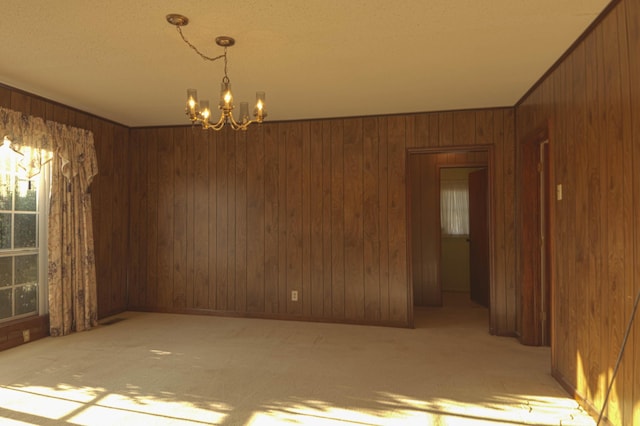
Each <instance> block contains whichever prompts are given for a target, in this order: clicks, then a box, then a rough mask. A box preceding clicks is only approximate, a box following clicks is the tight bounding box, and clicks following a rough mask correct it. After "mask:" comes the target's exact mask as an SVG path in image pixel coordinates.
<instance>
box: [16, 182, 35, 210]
mask: <svg viewBox="0 0 640 426" xmlns="http://www.w3.org/2000/svg"><path fill="white" fill-rule="evenodd" d="M36 192H37V191H36V185H35V184H34V183H33V182H30V181H28V180H25V179H16V192H15V194H16V210H20V211H27V212H35V211H36Z"/></svg>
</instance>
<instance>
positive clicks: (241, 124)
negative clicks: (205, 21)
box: [167, 13, 267, 130]
mask: <svg viewBox="0 0 640 426" xmlns="http://www.w3.org/2000/svg"><path fill="white" fill-rule="evenodd" d="M167 22H168V23H170V24H171V25H175V27H176V29H177V30H178V33H179V34H180V37H181V38H182V40H183V41H184V42H185V43H186V44H187V45H188V46H189V47H190V48H191V49H193V50H194V51H195V52H196V53H197V54H198V55H200V57H201V58H202V59H204V60H207V61H212V62H213V61H217V60H218V59H224V77H222V83H221V85H220V86H221V87H220V103H219V104H218V109H219V110H220V112H221V114H220V118H219V119H218V121H217V122H215V123H214V122H211V109H210V108H209V101H208V100H202V101H200V103H199V104H198V92H197V91H196V89H187V108H186V114H187V116H188V117H189V120H191V123H192V124H200V125H201V126H202V127H203V128H204V129H213V130H221V129H222V128H223V127H224V125H225V124H229V125H230V126H231V128H232V129H234V130H247V127H249V125H250V124H251V123H262V121H263V120H264V118H265V117H266V116H267V112H266V110H265V94H264V92H256V106H255V108H254V110H253V116H254V117H255V119H253V120H251V119H250V117H249V104H248V103H247V102H240V118H239V120H236V119H235V118H234V117H233V113H232V111H233V108H234V106H233V95H232V94H231V83H230V81H229V77H228V76H227V48H229V47H231V46H233V45H234V44H235V42H236V41H235V40H234V39H233V38H231V37H227V36H219V37H216V44H217V45H218V46H220V47H223V48H224V53H223V54H222V55H218V56H214V57H210V56H207V55H204V54H203V53H202V52H200V51H199V50H198V48H197V47H195V46H194V45H193V44H191V43H190V42H189V40H187V39H186V38H185V36H184V34H182V27H183V26H185V25H187V24H188V23H189V18H187V17H186V16H184V15H179V14H175V13H172V14H170V15H167Z"/></svg>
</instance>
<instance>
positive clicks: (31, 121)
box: [0, 107, 97, 179]
mask: <svg viewBox="0 0 640 426" xmlns="http://www.w3.org/2000/svg"><path fill="white" fill-rule="evenodd" d="M0 139H1V140H8V141H9V142H10V147H11V149H13V150H14V151H15V152H17V153H18V154H20V155H22V159H21V160H20V166H21V167H22V168H23V169H24V170H25V172H26V175H27V177H29V178H31V177H33V176H35V175H37V174H38V173H40V170H41V168H42V166H43V165H45V164H46V163H47V162H49V161H50V160H51V159H52V158H53V156H54V154H57V155H58V156H59V157H60V159H61V161H62V170H63V175H64V176H65V177H66V178H67V179H70V178H71V176H76V175H77V174H78V173H79V172H80V171H81V169H82V168H85V169H86V167H89V168H90V170H85V171H88V172H89V173H88V175H89V176H93V175H95V173H96V172H97V166H96V164H97V163H96V158H95V148H94V144H93V133H92V132H90V131H89V130H85V129H80V128H77V127H71V126H66V125H64V124H60V123H57V122H54V121H45V120H43V119H42V118H40V117H33V116H30V115H26V114H23V113H21V112H18V111H13V110H10V109H6V108H2V107H0ZM62 140H74V141H77V142H76V143H73V144H66V143H62V142H61V141H62Z"/></svg>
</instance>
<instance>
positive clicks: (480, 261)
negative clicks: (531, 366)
mask: <svg viewBox="0 0 640 426" xmlns="http://www.w3.org/2000/svg"><path fill="white" fill-rule="evenodd" d="M487 182H488V178H487V169H481V170H477V171H475V172H471V173H469V271H470V286H471V290H470V293H471V300H473V301H474V302H476V303H479V304H480V305H482V306H486V307H487V308H488V307H489V230H488V228H489V222H488V217H489V212H488V190H487Z"/></svg>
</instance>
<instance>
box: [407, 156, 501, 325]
mask: <svg viewBox="0 0 640 426" xmlns="http://www.w3.org/2000/svg"><path fill="white" fill-rule="evenodd" d="M473 152H486V153H487V164H486V167H487V191H488V218H489V223H488V224H487V227H488V234H489V241H488V244H489V333H490V334H497V333H498V330H497V328H496V326H497V317H496V312H495V309H493V307H494V306H495V295H496V291H495V256H496V250H495V241H494V239H495V235H494V229H495V220H496V218H495V207H494V206H495V194H494V192H495V191H494V161H495V160H494V155H495V154H494V146H493V145H492V144H481V145H457V146H451V147H442V146H440V147H425V148H408V149H407V151H406V164H407V173H406V179H405V188H406V191H405V193H406V197H407V199H406V205H407V209H406V215H407V217H406V221H407V291H408V296H409V297H407V301H408V306H407V308H408V309H407V311H408V312H409V320H410V324H412V325H413V324H414V306H413V253H412V247H413V245H412V234H413V227H412V223H411V222H412V221H411V211H412V209H411V206H412V203H411V199H412V193H413V192H412V187H411V182H412V181H413V180H412V179H411V177H412V170H411V167H409V164H410V162H409V158H410V156H414V155H425V154H426V155H438V154H455V153H473ZM474 166H476V164H473V163H450V164H446V167H474ZM438 182H439V177H438ZM438 193H439V192H438ZM437 208H438V211H439V209H440V201H439V199H438V200H437ZM437 217H438V218H439V217H440V216H439V214H438V215H437ZM438 222H439V219H438ZM437 239H438V259H437V261H438V265H439V264H440V246H441V244H440V236H439V234H438V236H437ZM437 279H438V284H439V285H440V286H442V283H441V282H440V268H439V267H438V278H437Z"/></svg>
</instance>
